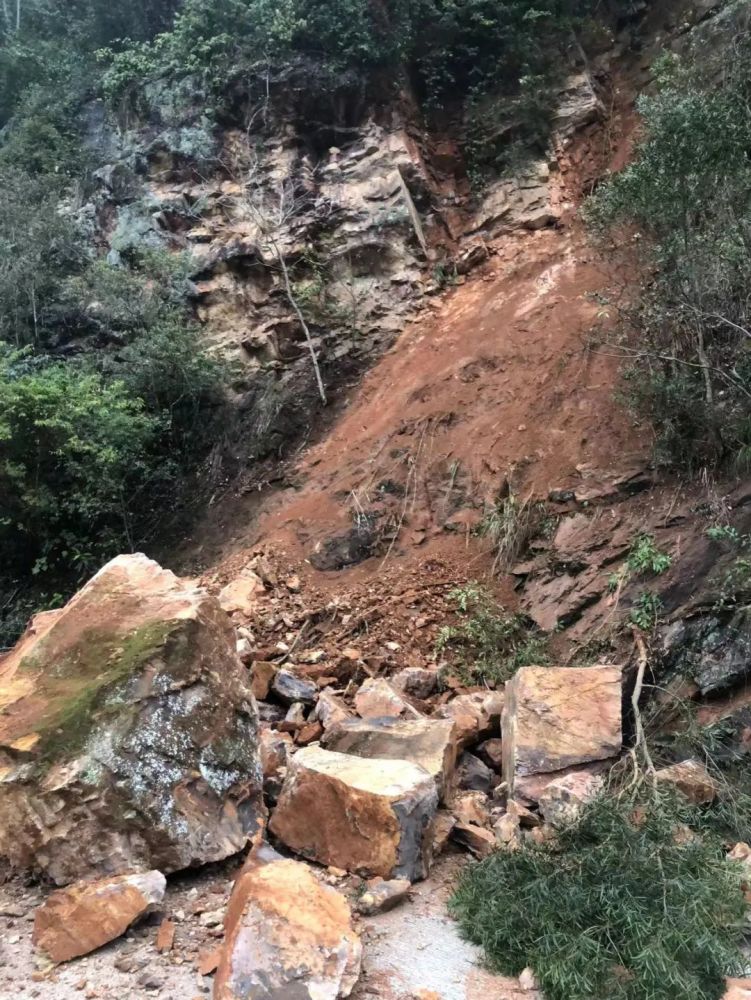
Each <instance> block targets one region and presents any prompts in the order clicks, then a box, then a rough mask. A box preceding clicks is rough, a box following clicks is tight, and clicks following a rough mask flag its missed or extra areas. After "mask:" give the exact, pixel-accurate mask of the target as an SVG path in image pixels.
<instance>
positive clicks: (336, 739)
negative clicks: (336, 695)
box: [323, 717, 456, 798]
mask: <svg viewBox="0 0 751 1000" xmlns="http://www.w3.org/2000/svg"><path fill="white" fill-rule="evenodd" d="M455 728H456V727H455V724H454V722H453V720H451V719H398V718H397V719H395V718H392V717H386V718H381V719H348V720H346V721H344V722H340V723H338V724H337V725H335V726H333V727H332V728H331V729H330V730H329V731H328V732H327V733H326V735H325V736H324V738H323V744H324V746H325V747H326V749H327V750H334V751H336V752H337V753H348V754H354V755H355V756H356V757H373V758H379V757H380V758H382V759H385V760H408V761H411V762H412V763H413V764H419V765H420V767H424V768H425V770H426V771H427V772H428V774H430V775H432V776H433V779H434V780H435V783H436V788H437V789H438V794H439V795H440V796H441V797H442V798H446V797H447V796H448V795H449V793H450V792H451V788H452V784H453V778H454V769H455V767H456V736H455Z"/></svg>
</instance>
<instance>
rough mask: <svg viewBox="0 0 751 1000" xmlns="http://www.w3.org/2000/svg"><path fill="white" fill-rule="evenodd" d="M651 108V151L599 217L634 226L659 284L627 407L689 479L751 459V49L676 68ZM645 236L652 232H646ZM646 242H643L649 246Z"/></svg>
mask: <svg viewBox="0 0 751 1000" xmlns="http://www.w3.org/2000/svg"><path fill="white" fill-rule="evenodd" d="M657 76H658V87H657V92H656V93H655V94H653V95H650V96H646V97H642V98H640V99H639V102H638V108H639V111H640V114H641V116H642V119H643V124H644V129H643V138H642V140H641V142H640V143H639V144H638V146H637V149H636V154H635V156H634V159H633V161H632V163H631V164H630V165H629V166H627V167H626V168H625V169H624V170H622V171H621V172H620V173H619V174H617V175H615V176H614V177H612V178H611V179H610V180H609V181H608V182H607V183H605V184H604V185H602V186H601V188H600V189H599V191H598V192H597V193H596V194H595V196H594V197H593V198H592V199H591V200H590V203H589V205H588V215H589V218H590V220H591V221H592V223H593V224H594V225H595V226H596V227H597V228H602V229H605V230H606V231H607V230H611V229H612V228H613V227H616V228H617V227H624V226H625V227H627V230H628V235H630V236H631V237H633V238H634V239H635V240H636V243H640V245H641V246H642V247H643V248H644V255H645V260H644V263H645V266H646V268H647V269H648V270H649V271H650V272H651V273H650V278H649V281H648V282H647V283H646V284H645V286H644V288H643V290H642V296H641V300H640V302H639V306H638V308H637V309H636V310H635V312H634V315H633V316H632V317H631V321H632V324H633V325H635V326H636V327H637V329H638V331H639V334H640V343H639V344H637V345H636V346H635V347H634V348H633V350H632V351H631V350H629V349H627V353H632V354H633V355H634V356H635V360H634V362H633V366H632V368H631V371H630V379H629V380H628V381H627V387H626V396H627V399H628V400H629V402H630V403H631V404H632V406H633V408H634V410H635V411H636V412H637V414H640V415H644V416H646V417H647V418H648V419H649V420H650V421H651V422H652V423H653V424H654V427H655V432H656V439H657V452H658V457H659V458H660V459H661V460H663V461H665V462H668V463H671V464H675V465H679V466H683V467H688V468H691V467H694V468H696V467H700V466H707V465H712V464H717V463H719V462H723V461H727V460H730V461H734V462H735V463H736V464H737V465H738V466H739V467H741V468H743V467H745V465H746V464H747V463H748V461H749V458H750V457H751V448H750V447H749V445H750V444H751V406H750V405H749V400H751V364H750V363H749V356H748V350H747V346H748V336H749V330H750V329H751V306H750V304H749V298H748V294H747V287H748V274H749V270H751V161H750V160H749V157H748V150H749V148H751V44H750V43H749V42H748V39H747V38H741V39H740V40H739V41H738V42H737V43H735V44H734V46H733V49H732V51H721V52H720V53H719V54H718V55H716V56H714V57H713V56H712V55H707V54H706V53H702V54H701V56H700V57H697V58H695V59H694V60H690V61H689V62H688V63H686V64H681V63H680V62H679V61H678V60H677V59H676V58H675V57H666V58H665V59H664V60H663V62H662V64H661V65H660V66H659V67H658V73H657ZM637 227H638V231H637V232H634V230H635V228H637ZM637 238H638V239H637Z"/></svg>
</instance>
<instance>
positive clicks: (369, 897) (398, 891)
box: [357, 878, 412, 917]
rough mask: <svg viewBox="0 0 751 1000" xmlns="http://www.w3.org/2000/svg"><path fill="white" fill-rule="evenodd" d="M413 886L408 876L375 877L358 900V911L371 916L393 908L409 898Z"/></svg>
mask: <svg viewBox="0 0 751 1000" xmlns="http://www.w3.org/2000/svg"><path fill="white" fill-rule="evenodd" d="M411 888H412V883H411V882H410V881H409V879H406V878H392V879H388V880H383V879H373V880H372V881H371V882H369V883H368V885H367V887H366V889H365V892H363V894H362V895H361V896H360V897H359V898H358V900H357V912H358V913H362V914H363V916H366V917H371V916H373V914H374V913H386V911H387V910H393V909H394V907H395V906H398V905H399V904H400V903H403V902H404V901H405V899H407V898H408V896H409V890H410V889H411Z"/></svg>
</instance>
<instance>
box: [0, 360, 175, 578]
mask: <svg viewBox="0 0 751 1000" xmlns="http://www.w3.org/2000/svg"><path fill="white" fill-rule="evenodd" d="M157 433H158V422H157V420H156V419H155V418H154V417H152V416H150V415H148V414H147V413H146V412H145V408H144V405H143V403H142V402H141V401H140V400H137V399H134V398H132V397H131V396H130V395H129V394H128V392H127V390H126V388H125V386H124V385H123V384H122V383H121V382H110V383H107V382H105V381H104V380H103V379H102V378H101V377H99V376H97V375H94V374H88V373H86V372H85V371H81V370H80V369H78V368H75V367H73V366H71V365H66V364H62V363H54V362H53V363H47V362H44V361H42V362H38V361H36V360H34V359H33V358H31V357H30V356H29V355H28V354H22V353H18V352H13V351H11V350H10V349H9V348H8V347H7V346H4V347H3V348H2V351H1V352H0V511H2V519H1V520H0V558H1V560H2V563H3V565H5V566H9V565H11V566H12V567H13V571H14V574H16V575H18V576H22V575H23V574H24V573H28V572H29V571H31V572H33V573H35V574H36V573H40V572H45V571H46V570H48V569H52V568H56V569H58V570H59V569H72V570H73V572H74V575H76V572H77V571H79V570H80V571H81V572H83V571H88V570H90V569H92V568H93V567H94V566H95V565H96V564H97V562H98V561H99V560H100V559H101V558H102V557H103V555H107V554H109V553H110V552H112V551H113V550H114V549H117V548H118V547H119V546H121V545H123V544H124V543H126V540H127V539H128V538H130V537H131V536H132V532H133V527H132V525H133V510H132V496H133V493H134V492H135V491H136V490H137V489H138V488H140V487H142V485H143V482H144V480H146V479H148V476H149V466H148V456H149V454H150V452H151V450H152V447H153V443H154V440H155V438H156V436H157Z"/></svg>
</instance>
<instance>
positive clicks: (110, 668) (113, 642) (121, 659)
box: [20, 621, 179, 761]
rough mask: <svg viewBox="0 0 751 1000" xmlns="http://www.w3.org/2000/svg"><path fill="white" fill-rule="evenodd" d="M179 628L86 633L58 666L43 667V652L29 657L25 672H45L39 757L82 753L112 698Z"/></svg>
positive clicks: (42, 676)
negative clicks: (92, 730)
mask: <svg viewBox="0 0 751 1000" xmlns="http://www.w3.org/2000/svg"><path fill="white" fill-rule="evenodd" d="M178 627H179V623H177V622H174V621H171V622H162V621H159V622H153V623H151V624H148V625H144V626H143V627H141V628H139V629H135V630H134V631H133V632H130V633H128V634H126V635H118V634H113V633H112V632H104V631H101V630H97V629H87V630H86V631H85V632H84V633H82V635H81V636H80V637H79V639H78V641H77V642H76V644H75V646H74V647H73V648H72V649H71V650H69V651H68V652H67V653H66V654H65V655H64V656H63V657H61V658H60V659H59V660H58V661H57V662H55V663H50V664H46V665H45V664H44V651H43V650H42V651H39V652H37V653H36V654H35V655H34V656H33V657H27V658H26V659H25V660H24V661H23V663H22V664H21V668H20V669H21V670H29V671H34V672H35V673H39V672H40V671H42V673H41V674H40V677H39V681H38V691H37V694H38V696H39V697H41V698H42V699H43V700H44V701H45V703H46V708H45V710H44V713H43V715H42V718H41V721H40V722H39V723H38V724H37V726H36V731H37V732H38V733H39V735H40V740H39V743H38V745H37V755H38V757H39V758H40V759H42V760H44V761H52V760H59V759H63V758H66V757H71V756H73V755H74V754H75V753H76V752H77V751H78V750H80V749H81V747H82V746H83V745H84V743H85V742H86V739H87V737H88V735H89V733H90V732H91V729H92V726H93V723H94V721H95V719H96V717H97V714H98V713H100V712H101V711H102V710H103V709H104V707H105V706H104V702H105V700H106V697H107V695H108V694H109V693H110V692H112V691H113V689H114V688H116V687H117V685H118V684H120V683H122V682H123V681H125V680H127V679H128V678H129V677H131V676H132V675H133V674H135V673H136V672H137V671H138V670H139V669H140V667H142V666H143V664H144V663H146V662H147V661H148V660H149V659H150V658H151V657H152V656H153V655H154V654H155V653H156V652H157V651H158V650H159V649H160V648H161V647H163V646H164V645H165V644H166V642H167V640H168V638H169V636H170V635H171V634H172V633H173V632H175V631H176V629H177V628H178Z"/></svg>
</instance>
